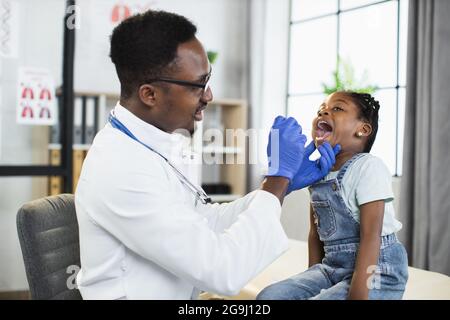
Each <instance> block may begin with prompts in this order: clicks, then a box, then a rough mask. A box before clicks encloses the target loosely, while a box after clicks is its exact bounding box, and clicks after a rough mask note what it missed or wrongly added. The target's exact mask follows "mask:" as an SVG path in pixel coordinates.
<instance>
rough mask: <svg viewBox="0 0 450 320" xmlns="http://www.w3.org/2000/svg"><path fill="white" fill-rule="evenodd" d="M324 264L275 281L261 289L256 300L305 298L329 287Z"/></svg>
mask: <svg viewBox="0 0 450 320" xmlns="http://www.w3.org/2000/svg"><path fill="white" fill-rule="evenodd" d="M326 268H327V267H326V266H324V265H322V264H316V265H314V266H312V267H311V268H309V269H308V270H306V271H305V272H302V273H299V274H297V275H295V276H293V277H290V278H288V279H286V280H283V281H280V282H276V283H274V284H271V285H270V286H268V287H266V288H265V289H263V290H262V291H261V292H260V293H259V294H258V296H257V297H256V299H257V300H306V299H309V298H311V297H313V296H315V295H317V294H319V292H320V290H322V289H324V288H329V287H330V286H331V285H332V283H331V281H330V279H329V278H328V273H327V272H326Z"/></svg>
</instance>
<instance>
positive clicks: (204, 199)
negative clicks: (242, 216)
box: [108, 110, 211, 204]
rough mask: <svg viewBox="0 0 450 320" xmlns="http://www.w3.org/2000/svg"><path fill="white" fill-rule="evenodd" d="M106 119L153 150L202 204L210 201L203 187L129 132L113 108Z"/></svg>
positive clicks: (114, 126)
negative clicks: (198, 185) (190, 179)
mask: <svg viewBox="0 0 450 320" xmlns="http://www.w3.org/2000/svg"><path fill="white" fill-rule="evenodd" d="M108 121H109V123H111V125H112V127H113V128H115V129H118V130H120V131H122V132H123V133H125V134H126V135H127V136H129V137H130V138H131V139H133V140H135V141H136V142H139V143H140V144H142V145H143V146H144V147H146V148H147V149H149V150H151V151H153V152H154V153H156V154H157V155H159V156H160V157H161V158H163V159H164V160H165V161H166V162H167V164H168V165H169V166H170V167H171V168H172V169H173V170H174V172H175V173H176V175H177V176H178V179H180V181H181V183H182V184H184V185H185V186H186V187H187V188H188V189H189V190H190V191H191V192H192V193H193V194H194V195H195V197H196V199H198V200H200V201H201V203H203V204H207V203H211V198H210V197H208V195H207V194H206V192H205V191H203V189H201V188H199V187H197V186H196V185H195V184H193V183H192V182H190V181H189V179H188V178H186V177H185V176H184V174H182V173H181V171H180V170H178V169H177V168H176V167H175V166H174V165H173V164H171V163H170V161H169V160H168V159H167V158H166V157H164V156H163V155H162V154H161V153H159V152H158V151H156V150H155V149H153V148H152V147H150V146H148V145H146V144H145V143H143V142H142V141H140V140H139V139H138V138H136V136H135V135H134V134H133V133H131V131H130V130H128V128H127V127H126V126H125V125H124V124H123V123H122V122H120V120H119V119H117V118H116V116H115V115H114V110H112V111H111V113H110V115H109V119H108ZM196 203H197V202H196Z"/></svg>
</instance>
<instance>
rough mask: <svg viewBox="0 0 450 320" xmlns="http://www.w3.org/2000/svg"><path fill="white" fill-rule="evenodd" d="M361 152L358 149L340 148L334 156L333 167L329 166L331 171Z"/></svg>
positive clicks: (336, 169)
mask: <svg viewBox="0 0 450 320" xmlns="http://www.w3.org/2000/svg"><path fill="white" fill-rule="evenodd" d="M361 152H362V151H360V150H341V151H340V152H339V153H338V155H337V156H336V163H335V164H334V166H333V168H331V171H338V170H339V169H341V167H342V166H343V165H344V164H345V163H346V162H347V161H348V160H350V159H351V158H352V157H353V156H354V155H355V154H357V153H361Z"/></svg>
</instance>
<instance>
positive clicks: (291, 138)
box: [266, 116, 306, 182]
mask: <svg viewBox="0 0 450 320" xmlns="http://www.w3.org/2000/svg"><path fill="white" fill-rule="evenodd" d="M305 142H306V136H305V135H303V134H302V127H301V126H300V125H299V124H298V122H297V120H295V119H294V118H292V117H289V118H285V117H282V116H278V117H276V118H275V121H274V123H273V125H272V129H271V130H270V134H269V143H268V144H267V157H268V160H269V170H268V173H267V175H266V176H278V177H285V178H288V179H289V182H291V180H292V178H293V177H294V175H295V174H296V173H297V171H298V169H299V167H300V165H301V163H302V160H303V154H304V153H305Z"/></svg>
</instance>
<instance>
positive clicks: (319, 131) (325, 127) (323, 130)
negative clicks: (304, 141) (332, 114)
mask: <svg viewBox="0 0 450 320" xmlns="http://www.w3.org/2000/svg"><path fill="white" fill-rule="evenodd" d="M332 132H333V127H332V126H331V125H330V124H329V123H328V122H326V121H323V120H321V121H318V122H317V127H316V132H315V133H316V141H317V142H321V143H322V142H323V141H325V139H326V138H328V137H329V136H330V135H331V133H332Z"/></svg>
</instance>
